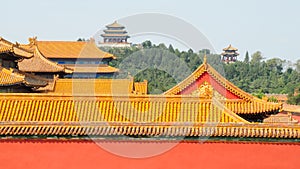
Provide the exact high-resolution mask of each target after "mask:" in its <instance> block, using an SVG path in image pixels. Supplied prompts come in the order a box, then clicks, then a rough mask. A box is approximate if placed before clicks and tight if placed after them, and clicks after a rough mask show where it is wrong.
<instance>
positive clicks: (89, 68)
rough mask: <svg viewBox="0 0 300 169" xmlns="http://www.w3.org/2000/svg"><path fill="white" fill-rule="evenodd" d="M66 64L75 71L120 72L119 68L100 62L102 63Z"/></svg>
mask: <svg viewBox="0 0 300 169" xmlns="http://www.w3.org/2000/svg"><path fill="white" fill-rule="evenodd" d="M65 66H66V67H68V68H70V69H72V70H73V71H74V72H75V73H116V72H119V69H117V68H114V67H111V66H108V65H106V64H100V65H89V64H82V65H81V64H77V65H69V64H66V65H65Z"/></svg>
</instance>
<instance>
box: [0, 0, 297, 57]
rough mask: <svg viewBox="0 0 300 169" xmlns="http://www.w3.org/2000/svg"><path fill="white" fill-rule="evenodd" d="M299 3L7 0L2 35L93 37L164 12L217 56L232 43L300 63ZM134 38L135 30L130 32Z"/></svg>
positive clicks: (3, 7)
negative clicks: (194, 32) (120, 21)
mask: <svg viewBox="0 0 300 169" xmlns="http://www.w3.org/2000/svg"><path fill="white" fill-rule="evenodd" d="M299 8H300V1H297V0H285V1H283V0H206V1H202V0H195V1H188V0H185V1H175V0H147V1H143V0H127V1H125V0H120V1H118V0H112V1H110V0H105V1H101V0H49V1H44V0H26V1H22V0H19V1H17V0H7V1H2V2H1V11H2V12H1V13H2V18H1V26H0V36H2V37H4V38H6V39H7V40H10V41H13V42H15V41H18V42H22V43H25V42H27V39H28V37H32V36H37V37H38V39H40V40H77V39H78V38H79V37H91V36H93V35H94V34H95V32H96V31H97V30H99V29H101V28H103V26H104V25H106V24H108V23H111V22H113V21H114V20H118V19H120V18H124V17H127V16H130V15H134V14H140V13H145V12H146V13H149V12H151V13H162V14H168V15H172V16H175V17H178V18H181V19H183V20H185V21H186V22H189V23H191V24H193V25H194V26H195V27H196V28H197V29H198V30H200V31H201V32H202V33H203V34H204V35H205V36H206V37H207V38H208V39H209V40H210V42H211V43H212V45H213V46H214V48H215V50H216V52H218V53H220V52H221V50H222V49H223V48H224V47H226V46H228V45H229V44H232V45H234V46H235V47H237V48H239V50H240V53H241V58H243V57H244V55H245V52H246V51H247V50H248V51H249V52H250V53H253V52H255V51H257V50H260V51H262V53H263V55H264V56H265V57H267V58H270V57H280V58H282V59H287V60H292V61H295V60H297V59H300V54H299V52H300V49H299V46H300V45H299V38H300V33H299V31H300V19H299V17H300V10H299ZM128 31H129V33H130V30H128Z"/></svg>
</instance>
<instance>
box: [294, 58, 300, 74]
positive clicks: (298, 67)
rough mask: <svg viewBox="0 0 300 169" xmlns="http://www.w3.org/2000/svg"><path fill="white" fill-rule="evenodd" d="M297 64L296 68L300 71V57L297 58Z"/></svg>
mask: <svg viewBox="0 0 300 169" xmlns="http://www.w3.org/2000/svg"><path fill="white" fill-rule="evenodd" d="M295 66H296V70H297V71H298V72H299V73H300V59H299V60H297V62H296V64H295Z"/></svg>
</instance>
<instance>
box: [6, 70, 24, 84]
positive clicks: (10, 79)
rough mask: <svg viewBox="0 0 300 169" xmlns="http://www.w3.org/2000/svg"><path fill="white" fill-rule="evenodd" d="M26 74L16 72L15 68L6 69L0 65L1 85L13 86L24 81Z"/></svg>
mask: <svg viewBox="0 0 300 169" xmlns="http://www.w3.org/2000/svg"><path fill="white" fill-rule="evenodd" d="M24 79H25V76H24V75H21V74H18V73H14V72H13V69H10V70H8V69H5V68H2V67H0V86H11V85H15V84H21V83H23V81H24Z"/></svg>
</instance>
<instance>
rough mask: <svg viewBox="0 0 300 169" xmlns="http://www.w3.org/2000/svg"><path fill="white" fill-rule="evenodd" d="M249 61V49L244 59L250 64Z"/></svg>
mask: <svg viewBox="0 0 300 169" xmlns="http://www.w3.org/2000/svg"><path fill="white" fill-rule="evenodd" d="M249 61H250V57H249V52H248V51H247V52H246V56H245V59H244V63H246V64H248V63H249Z"/></svg>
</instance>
